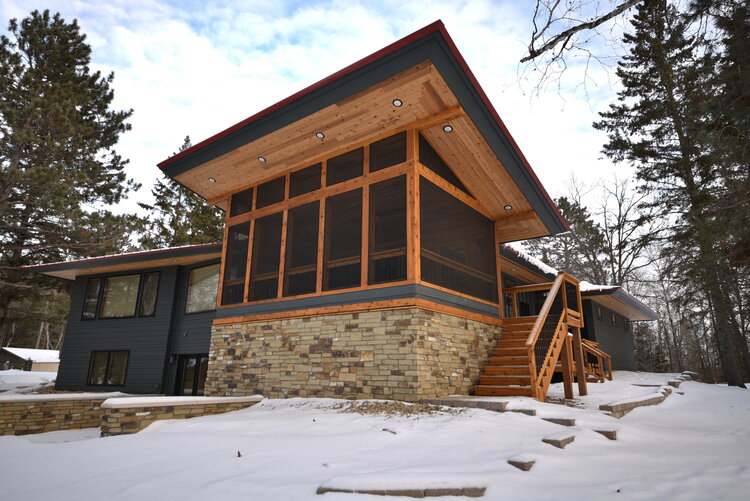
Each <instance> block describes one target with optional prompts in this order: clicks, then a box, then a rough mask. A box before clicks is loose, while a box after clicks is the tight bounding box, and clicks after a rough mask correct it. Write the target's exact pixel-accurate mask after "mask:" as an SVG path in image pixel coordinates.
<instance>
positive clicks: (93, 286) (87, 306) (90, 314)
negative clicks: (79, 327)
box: [81, 278, 102, 320]
mask: <svg viewBox="0 0 750 501" xmlns="http://www.w3.org/2000/svg"><path fill="white" fill-rule="evenodd" d="M101 286H102V279H101V278H91V279H89V283H88V284H87V285H86V298H85V299H84V301H83V314H82V315H81V318H82V319H83V320H93V319H94V318H96V306H97V305H98V304H99V289H100V288H101Z"/></svg>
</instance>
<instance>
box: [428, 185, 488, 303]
mask: <svg viewBox="0 0 750 501" xmlns="http://www.w3.org/2000/svg"><path fill="white" fill-rule="evenodd" d="M420 212H421V221H420V225H421V242H422V256H421V267H422V279H423V280H424V281H426V282H430V283H433V284H435V285H439V286H441V287H446V288H448V289H451V290H454V291H457V292H461V293H464V294H469V295H471V296H475V297H479V298H482V299H486V300H489V301H496V300H497V280H496V267H495V251H494V245H495V238H494V233H493V223H492V221H491V220H489V219H487V218H486V217H484V216H483V215H481V214H480V213H478V212H476V211H475V210H474V209H472V208H471V207H469V206H467V205H465V204H463V203H462V202H461V201H459V200H457V199H456V198H453V197H452V196H451V195H449V194H448V193H446V192H445V191H443V190H441V189H440V188H438V187H437V186H435V185H434V184H433V183H431V182H429V181H427V180H426V179H424V178H420Z"/></svg>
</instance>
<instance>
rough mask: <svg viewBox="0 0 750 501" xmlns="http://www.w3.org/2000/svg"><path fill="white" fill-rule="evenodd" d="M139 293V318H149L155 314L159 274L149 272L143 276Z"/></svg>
mask: <svg viewBox="0 0 750 501" xmlns="http://www.w3.org/2000/svg"><path fill="white" fill-rule="evenodd" d="M142 289H143V290H142V291H141V311H140V316H142V317H150V316H153V314H154V313H156V293H157V291H158V289H159V272H158V271H155V272H151V273H146V274H144V275H143V287H142Z"/></svg>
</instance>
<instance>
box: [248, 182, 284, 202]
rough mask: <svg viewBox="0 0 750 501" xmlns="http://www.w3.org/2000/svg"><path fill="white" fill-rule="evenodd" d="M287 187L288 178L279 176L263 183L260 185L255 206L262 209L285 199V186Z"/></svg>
mask: <svg viewBox="0 0 750 501" xmlns="http://www.w3.org/2000/svg"><path fill="white" fill-rule="evenodd" d="M285 187H286V178H283V177H279V178H276V179H273V180H271V181H268V182H267V183H263V184H261V185H260V186H258V193H257V195H255V208H256V209H260V208H261V207H266V206H268V205H272V204H275V203H278V202H281V201H282V200H284V188H285Z"/></svg>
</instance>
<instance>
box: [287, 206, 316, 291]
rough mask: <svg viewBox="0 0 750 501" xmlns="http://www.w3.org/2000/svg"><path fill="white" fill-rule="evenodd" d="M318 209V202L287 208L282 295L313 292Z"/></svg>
mask: <svg viewBox="0 0 750 501" xmlns="http://www.w3.org/2000/svg"><path fill="white" fill-rule="evenodd" d="M319 211H320V202H313V203H309V204H305V205H302V206H300V207H295V208H294V209H289V215H288V216H287V233H286V252H285V254H284V255H285V261H286V262H285V264H284V296H296V295H298V294H308V293H311V292H315V285H316V284H315V282H316V278H317V271H318V266H317V264H318V221H319V219H320V217H319V216H320V212H319Z"/></svg>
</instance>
